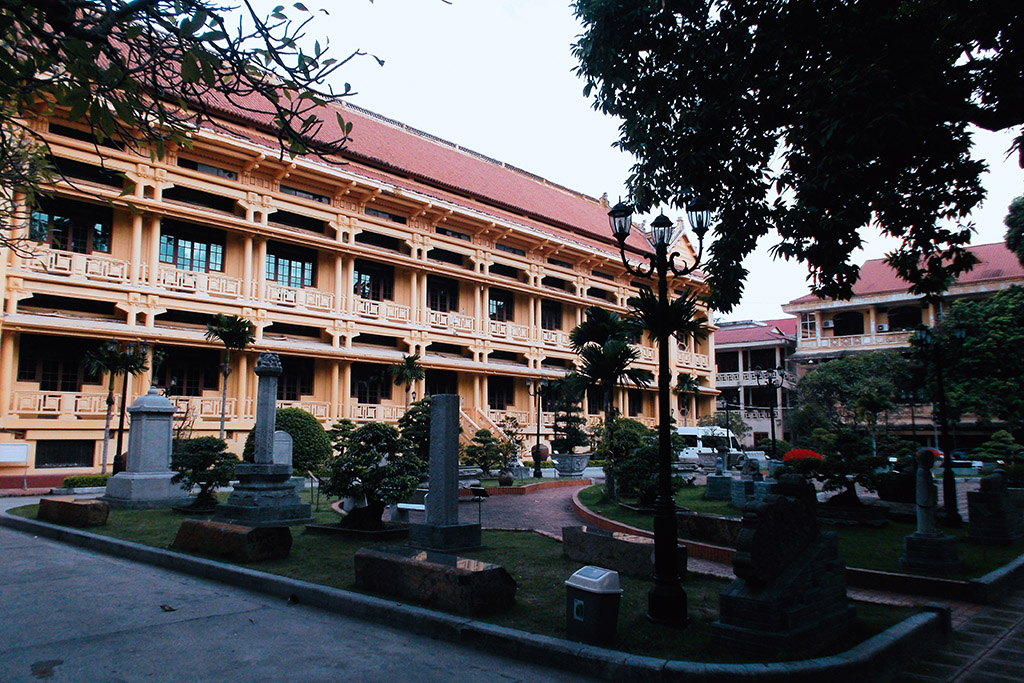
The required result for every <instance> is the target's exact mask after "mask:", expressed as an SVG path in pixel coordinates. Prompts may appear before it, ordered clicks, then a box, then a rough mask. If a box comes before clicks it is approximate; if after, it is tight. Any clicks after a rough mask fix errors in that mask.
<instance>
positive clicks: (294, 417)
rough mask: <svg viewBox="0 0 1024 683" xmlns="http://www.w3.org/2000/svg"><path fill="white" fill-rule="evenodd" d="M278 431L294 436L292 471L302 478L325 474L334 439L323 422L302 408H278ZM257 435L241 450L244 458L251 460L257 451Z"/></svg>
mask: <svg viewBox="0 0 1024 683" xmlns="http://www.w3.org/2000/svg"><path fill="white" fill-rule="evenodd" d="M274 428H275V429H279V430H282V431H285V432H288V433H289V434H290V435H291V437H292V470H294V471H295V472H297V473H298V474H299V475H301V476H305V474H306V472H314V473H315V472H322V471H324V468H326V467H327V465H328V462H329V461H330V459H331V452H332V451H331V440H330V438H329V437H328V436H327V432H326V431H325V430H324V427H323V425H322V424H320V421H319V420H317V419H316V418H315V417H313V415H312V414H311V413H308V412H306V411H305V410H303V409H302V408H278V410H277V421H276V423H275V425H274ZM255 438H256V437H255V433H254V432H252V431H250V432H249V435H248V436H247V437H246V439H245V445H244V446H243V448H242V457H243V458H244V459H245V460H246V461H251V460H252V458H253V455H254V452H255V444H256V441H255Z"/></svg>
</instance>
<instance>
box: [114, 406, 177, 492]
mask: <svg viewBox="0 0 1024 683" xmlns="http://www.w3.org/2000/svg"><path fill="white" fill-rule="evenodd" d="M176 410H177V408H176V407H175V406H174V404H173V403H171V402H170V401H168V400H167V399H166V398H164V397H163V396H161V395H160V392H158V391H157V390H156V389H154V388H150V390H149V392H148V393H147V394H146V395H145V396H140V397H138V398H137V399H135V402H134V403H132V405H131V406H130V407H129V408H128V412H129V414H131V416H132V423H131V427H130V429H129V431H128V462H127V466H126V468H125V470H124V471H123V472H119V473H118V474H115V475H114V476H113V477H111V478H110V479H108V480H107V491H106V493H105V494H104V495H103V496H101V500H104V501H106V502H107V503H108V504H109V505H110V506H111V507H114V508H131V509H141V508H155V507H171V506H172V505H184V504H187V503H188V500H187V498H185V497H184V496H183V495H182V492H181V487H180V486H178V485H177V484H172V483H171V477H173V476H174V472H172V471H171V438H172V432H173V426H172V422H173V420H174V413H175V411H176Z"/></svg>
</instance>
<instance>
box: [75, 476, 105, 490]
mask: <svg viewBox="0 0 1024 683" xmlns="http://www.w3.org/2000/svg"><path fill="white" fill-rule="evenodd" d="M110 477H111V475H109V474H76V475H74V476H71V477H64V488H66V489H84V488H89V487H92V486H106V485H107V479H110Z"/></svg>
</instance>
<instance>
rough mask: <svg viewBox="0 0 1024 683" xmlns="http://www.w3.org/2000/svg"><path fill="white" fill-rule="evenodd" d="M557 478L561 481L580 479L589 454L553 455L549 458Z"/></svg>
mask: <svg viewBox="0 0 1024 683" xmlns="http://www.w3.org/2000/svg"><path fill="white" fill-rule="evenodd" d="M551 462H553V463H554V464H555V470H556V471H557V472H558V476H559V477H562V478H563V479H582V478H583V470H585V469H586V468H587V463H589V462H590V453H555V455H553V456H551Z"/></svg>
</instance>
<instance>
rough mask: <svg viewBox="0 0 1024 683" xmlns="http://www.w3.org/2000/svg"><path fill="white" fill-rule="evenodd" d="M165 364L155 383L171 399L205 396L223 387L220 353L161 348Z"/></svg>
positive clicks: (155, 377) (158, 370) (203, 350)
mask: <svg viewBox="0 0 1024 683" xmlns="http://www.w3.org/2000/svg"><path fill="white" fill-rule="evenodd" d="M161 350H162V352H163V362H161V363H160V366H159V367H158V368H157V371H156V372H155V373H154V376H153V378H154V383H155V384H158V385H159V386H163V387H164V389H165V391H166V393H167V395H169V396H202V395H203V390H215V389H218V388H219V387H220V381H221V372H220V352H219V351H215V350H213V349H188V348H179V347H173V346H167V347H161Z"/></svg>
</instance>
